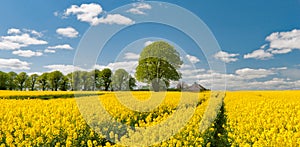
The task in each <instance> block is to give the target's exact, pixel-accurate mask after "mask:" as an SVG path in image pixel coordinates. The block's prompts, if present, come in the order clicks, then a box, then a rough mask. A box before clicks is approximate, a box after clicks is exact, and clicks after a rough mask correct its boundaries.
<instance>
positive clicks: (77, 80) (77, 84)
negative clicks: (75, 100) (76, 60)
mask: <svg viewBox="0 0 300 147" xmlns="http://www.w3.org/2000/svg"><path fill="white" fill-rule="evenodd" d="M71 75H72V81H71V83H73V84H72V89H73V90H75V91H76V90H82V85H81V77H80V76H81V72H80V71H74V72H72V74H71Z"/></svg>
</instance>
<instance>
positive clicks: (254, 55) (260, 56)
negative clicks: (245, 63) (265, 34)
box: [244, 49, 273, 60]
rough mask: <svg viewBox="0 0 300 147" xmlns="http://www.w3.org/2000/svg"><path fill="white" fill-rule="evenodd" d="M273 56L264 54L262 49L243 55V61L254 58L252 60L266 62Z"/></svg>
mask: <svg viewBox="0 0 300 147" xmlns="http://www.w3.org/2000/svg"><path fill="white" fill-rule="evenodd" d="M272 57H273V54H271V53H269V52H266V51H265V50H263V49H258V50H255V51H253V52H252V53H249V54H246V55H244V58H245V59H249V58H254V59H260V60H266V59H269V58H272Z"/></svg>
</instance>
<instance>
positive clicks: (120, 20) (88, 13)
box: [64, 3, 134, 26]
mask: <svg viewBox="0 0 300 147" xmlns="http://www.w3.org/2000/svg"><path fill="white" fill-rule="evenodd" d="M102 12H103V9H102V7H101V6H100V5H99V4H96V3H90V4H81V5H80V6H77V5H72V6H71V7H70V8H68V9H67V10H66V11H65V13H64V15H65V16H69V15H76V17H77V19H78V20H79V21H82V22H87V23H89V24H90V25H93V26H95V25H98V24H100V23H104V24H119V25H128V24H132V23H134V21H133V20H131V19H130V18H127V17H125V16H123V15H120V14H108V15H107V16H105V17H101V18H100V17H99V15H100V14H101V13H102Z"/></svg>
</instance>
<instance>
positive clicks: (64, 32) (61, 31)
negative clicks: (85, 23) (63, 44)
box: [56, 27, 78, 38]
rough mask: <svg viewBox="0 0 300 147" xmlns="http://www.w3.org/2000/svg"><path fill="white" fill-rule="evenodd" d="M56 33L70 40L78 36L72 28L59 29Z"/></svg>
mask: <svg viewBox="0 0 300 147" xmlns="http://www.w3.org/2000/svg"><path fill="white" fill-rule="evenodd" d="M56 33H57V34H59V35H61V36H64V37H69V38H76V37H77V36H78V32H77V31H76V30H75V29H74V28H72V27H66V28H58V29H57V30H56Z"/></svg>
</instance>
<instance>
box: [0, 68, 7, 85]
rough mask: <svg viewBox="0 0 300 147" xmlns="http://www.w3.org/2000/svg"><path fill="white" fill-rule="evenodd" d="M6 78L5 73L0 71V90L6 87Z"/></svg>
mask: <svg viewBox="0 0 300 147" xmlns="http://www.w3.org/2000/svg"><path fill="white" fill-rule="evenodd" d="M7 80H8V75H7V73H5V72H2V71H0V90H6V89H7Z"/></svg>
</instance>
